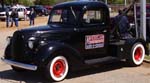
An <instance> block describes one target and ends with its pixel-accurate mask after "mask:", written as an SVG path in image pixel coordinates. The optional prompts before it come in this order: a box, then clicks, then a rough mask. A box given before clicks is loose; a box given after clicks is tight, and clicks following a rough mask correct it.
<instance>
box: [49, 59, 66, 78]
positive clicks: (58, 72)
mask: <svg viewBox="0 0 150 83" xmlns="http://www.w3.org/2000/svg"><path fill="white" fill-rule="evenodd" d="M47 70H48V71H49V73H48V72H47V73H48V77H47V78H50V79H51V80H53V81H61V80H63V79H65V77H66V76H67V74H68V70H69V66H68V61H67V59H66V58H65V57H64V56H57V57H55V58H53V59H52V60H51V62H50V63H49V64H48V66H47Z"/></svg>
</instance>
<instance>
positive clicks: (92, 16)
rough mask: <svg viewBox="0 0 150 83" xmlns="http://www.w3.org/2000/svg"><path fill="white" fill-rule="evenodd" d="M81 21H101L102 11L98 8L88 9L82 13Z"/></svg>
mask: <svg viewBox="0 0 150 83" xmlns="http://www.w3.org/2000/svg"><path fill="white" fill-rule="evenodd" d="M83 21H84V23H87V24H93V23H94V24H97V23H102V21H103V13H102V12H101V11H100V10H88V11H86V12H85V13H84V15H83Z"/></svg>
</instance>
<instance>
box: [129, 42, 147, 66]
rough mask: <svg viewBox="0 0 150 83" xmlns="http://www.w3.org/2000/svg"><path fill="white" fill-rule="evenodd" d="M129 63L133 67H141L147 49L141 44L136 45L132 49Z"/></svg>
mask: <svg viewBox="0 0 150 83" xmlns="http://www.w3.org/2000/svg"><path fill="white" fill-rule="evenodd" d="M130 54H131V56H130V57H129V60H128V61H129V63H130V65H131V66H139V65H141V64H142V63H143V60H144V57H145V48H144V46H143V45H142V44H141V43H136V44H134V45H133V47H132V49H131V53H130Z"/></svg>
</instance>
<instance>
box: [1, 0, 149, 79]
mask: <svg viewBox="0 0 150 83" xmlns="http://www.w3.org/2000/svg"><path fill="white" fill-rule="evenodd" d="M58 12H59V13H58ZM110 24H111V23H110V15H109V8H108V6H107V5H106V4H105V3H103V2H88V1H86V2H84V1H83V2H65V3H61V4H57V5H55V6H54V7H53V9H52V10H51V13H50V16H49V20H48V24H47V25H45V26H37V27H34V26H33V27H32V28H28V29H22V30H18V31H16V32H14V34H13V36H12V37H8V45H7V47H6V50H5V55H4V57H3V58H2V61H4V62H5V63H7V64H9V65H10V66H11V67H12V69H13V70H14V71H17V72H20V71H24V70H33V71H36V70H38V69H42V70H44V72H45V76H46V77H47V78H48V79H50V80H53V81H61V80H63V79H65V77H66V76H67V74H68V72H69V71H70V70H73V69H78V68H81V67H84V66H86V65H93V64H97V63H99V62H101V61H103V60H105V59H106V58H107V57H115V58H117V59H120V60H122V59H124V60H126V61H127V62H128V63H129V64H130V65H131V66H139V65H141V64H142V62H143V60H144V56H145V49H146V45H145V41H144V40H143V39H139V38H135V37H132V38H122V37H120V38H115V37H112V35H113V34H112V33H110V32H111V31H110V30H111V29H110V28H111V26H110Z"/></svg>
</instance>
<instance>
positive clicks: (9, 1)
mask: <svg viewBox="0 0 150 83" xmlns="http://www.w3.org/2000/svg"><path fill="white" fill-rule="evenodd" d="M4 3H5V4H14V3H20V4H23V5H26V6H29V5H33V2H32V1H31V0H4Z"/></svg>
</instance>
